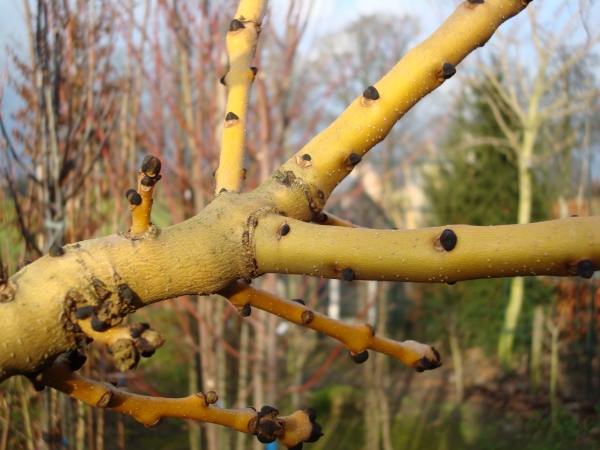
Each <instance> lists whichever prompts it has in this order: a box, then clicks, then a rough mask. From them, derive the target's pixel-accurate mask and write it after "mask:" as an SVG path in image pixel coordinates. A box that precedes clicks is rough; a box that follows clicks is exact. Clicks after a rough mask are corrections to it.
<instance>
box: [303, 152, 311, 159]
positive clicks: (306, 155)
mask: <svg viewBox="0 0 600 450" xmlns="http://www.w3.org/2000/svg"><path fill="white" fill-rule="evenodd" d="M302 159H303V160H304V161H310V160H311V159H312V158H311V157H310V155H309V154H308V153H305V154H304V155H302Z"/></svg>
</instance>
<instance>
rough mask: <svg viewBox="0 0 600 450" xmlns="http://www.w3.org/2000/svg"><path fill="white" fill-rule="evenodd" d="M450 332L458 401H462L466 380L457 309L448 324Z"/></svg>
mask: <svg viewBox="0 0 600 450" xmlns="http://www.w3.org/2000/svg"><path fill="white" fill-rule="evenodd" d="M448 334H449V335H450V352H451V353H452V364H453V365H454V378H455V381H454V383H455V386H456V403H462V401H463V399H464V396H465V382H464V370H463V362H462V354H461V352H460V346H459V345H458V336H457V334H456V311H453V312H452V314H451V317H450V323H449V324H448Z"/></svg>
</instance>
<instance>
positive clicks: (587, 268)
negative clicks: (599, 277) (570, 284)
mask: <svg viewBox="0 0 600 450" xmlns="http://www.w3.org/2000/svg"><path fill="white" fill-rule="evenodd" d="M594 270H595V268H594V263H593V262H592V261H590V260H589V259H584V260H581V261H579V262H578V263H577V275H579V276H580V277H581V278H592V277H593V276H594Z"/></svg>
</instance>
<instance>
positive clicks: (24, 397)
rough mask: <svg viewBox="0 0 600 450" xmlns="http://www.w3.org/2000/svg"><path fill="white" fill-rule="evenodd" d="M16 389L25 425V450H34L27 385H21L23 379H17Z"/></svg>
mask: <svg viewBox="0 0 600 450" xmlns="http://www.w3.org/2000/svg"><path fill="white" fill-rule="evenodd" d="M15 384H16V386H15V387H16V388H17V391H18V393H19V399H20V400H21V412H22V413H23V423H24V425H25V439H26V445H27V450H33V449H34V442H33V431H32V430H31V416H30V414H29V394H28V390H29V383H27V384H25V385H24V384H23V378H22V377H17V381H16V383H15Z"/></svg>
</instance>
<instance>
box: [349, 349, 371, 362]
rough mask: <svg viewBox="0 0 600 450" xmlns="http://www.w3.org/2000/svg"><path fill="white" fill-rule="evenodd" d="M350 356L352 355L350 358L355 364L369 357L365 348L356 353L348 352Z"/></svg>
mask: <svg viewBox="0 0 600 450" xmlns="http://www.w3.org/2000/svg"><path fill="white" fill-rule="evenodd" d="M350 356H352V359H353V360H354V362H355V363H356V364H362V363H364V362H365V361H366V360H367V359H369V352H368V351H366V350H365V351H364V352H361V353H358V354H356V355H353V354H350Z"/></svg>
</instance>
